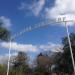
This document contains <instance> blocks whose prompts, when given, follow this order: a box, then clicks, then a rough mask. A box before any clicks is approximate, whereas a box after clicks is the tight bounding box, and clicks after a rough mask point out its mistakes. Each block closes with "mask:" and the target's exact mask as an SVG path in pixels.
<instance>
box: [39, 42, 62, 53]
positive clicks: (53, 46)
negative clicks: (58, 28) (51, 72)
mask: <svg viewBox="0 0 75 75" xmlns="http://www.w3.org/2000/svg"><path fill="white" fill-rule="evenodd" d="M62 48H63V46H62V45H60V44H54V43H48V44H47V45H40V49H42V50H44V51H52V52H62Z"/></svg>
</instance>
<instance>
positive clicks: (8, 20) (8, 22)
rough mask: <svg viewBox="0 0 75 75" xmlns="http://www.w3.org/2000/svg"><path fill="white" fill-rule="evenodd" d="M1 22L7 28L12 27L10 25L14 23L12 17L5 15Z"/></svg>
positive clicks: (0, 19)
mask: <svg viewBox="0 0 75 75" xmlns="http://www.w3.org/2000/svg"><path fill="white" fill-rule="evenodd" d="M0 22H1V23H2V26H3V27H5V28H10V26H11V25H12V24H11V21H10V19H9V18H6V17H5V16H1V17H0Z"/></svg>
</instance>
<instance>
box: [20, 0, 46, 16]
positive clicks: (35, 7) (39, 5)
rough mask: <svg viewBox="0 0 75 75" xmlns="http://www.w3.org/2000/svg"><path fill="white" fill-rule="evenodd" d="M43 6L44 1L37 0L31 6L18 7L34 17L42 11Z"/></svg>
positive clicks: (23, 4) (24, 4) (22, 5)
mask: <svg viewBox="0 0 75 75" xmlns="http://www.w3.org/2000/svg"><path fill="white" fill-rule="evenodd" d="M44 5H45V0H38V1H37V2H34V3H33V4H32V5H29V4H26V3H24V2H23V3H21V6H20V7H19V9H20V10H24V11H25V10H26V9H28V10H30V12H32V13H33V14H34V15H35V16H38V15H39V14H40V12H41V11H42V9H43V7H44Z"/></svg>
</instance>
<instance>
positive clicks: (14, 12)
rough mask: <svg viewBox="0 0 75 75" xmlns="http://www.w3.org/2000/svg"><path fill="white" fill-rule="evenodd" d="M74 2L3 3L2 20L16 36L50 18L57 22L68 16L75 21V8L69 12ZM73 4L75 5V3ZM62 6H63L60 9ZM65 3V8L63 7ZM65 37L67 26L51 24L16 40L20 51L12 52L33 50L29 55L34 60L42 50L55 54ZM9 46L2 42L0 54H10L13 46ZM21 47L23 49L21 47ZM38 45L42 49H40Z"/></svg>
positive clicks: (7, 0)
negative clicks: (24, 29)
mask: <svg viewBox="0 0 75 75" xmlns="http://www.w3.org/2000/svg"><path fill="white" fill-rule="evenodd" d="M70 1H71V0H68V1H65V0H62V3H61V1H60V0H0V19H2V20H3V22H4V27H6V28H8V29H9V30H10V32H11V35H12V36H13V35H15V34H16V33H17V32H20V31H21V30H22V29H23V28H24V27H28V26H34V25H35V24H39V23H41V22H43V21H45V20H46V19H54V20H55V19H57V18H58V17H64V16H66V19H74V18H75V12H74V10H75V9H68V10H66V9H65V7H66V8H67V7H68V4H69V3H70ZM72 2H73V3H74V0H73V1H72ZM60 4H61V6H59V5H60ZM63 4H64V6H65V7H63ZM59 7H60V8H59ZM70 7H72V5H70ZM62 10H63V11H62ZM69 11H72V12H69ZM68 25H70V28H69V31H70V32H75V29H74V27H75V26H74V23H72V24H68ZM64 36H66V29H65V26H64V25H61V24H55V23H54V24H49V26H48V27H44V28H38V29H35V30H33V31H31V32H26V33H24V34H23V35H21V36H18V37H16V38H15V40H14V42H12V43H13V45H14V44H15V45H14V46H16V48H15V49H14V48H13V47H12V49H13V50H12V51H11V53H14V52H17V51H21V50H22V47H23V48H25V50H26V49H28V50H29V49H30V48H31V50H29V51H26V52H27V53H28V54H29V55H30V56H31V57H35V55H36V54H38V53H39V52H41V51H49V50H51V51H52V49H55V48H56V46H57V47H58V46H59V44H61V39H62V37H64ZM6 44H8V43H4V42H3V43H1V46H2V47H1V48H0V50H1V51H0V55H5V54H8V48H9V45H6ZM4 45H6V46H4ZM20 46H21V48H19V47H20ZM24 46H25V47H24ZM38 46H40V47H39V48H38ZM28 47H30V48H28ZM53 47H55V48H53ZM18 49H19V50H18ZM32 49H33V50H34V51H33V50H32ZM44 49H45V50H44ZM14 50H15V51H14ZM23 51H24V49H23Z"/></svg>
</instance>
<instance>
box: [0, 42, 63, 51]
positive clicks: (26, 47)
mask: <svg viewBox="0 0 75 75" xmlns="http://www.w3.org/2000/svg"><path fill="white" fill-rule="evenodd" d="M0 46H1V47H2V48H7V49H9V47H10V43H6V42H3V43H1V44H0ZM61 49H62V45H60V44H53V43H49V44H45V45H32V44H18V43H16V42H11V50H15V51H23V52H40V51H52V52H62V50H61Z"/></svg>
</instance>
